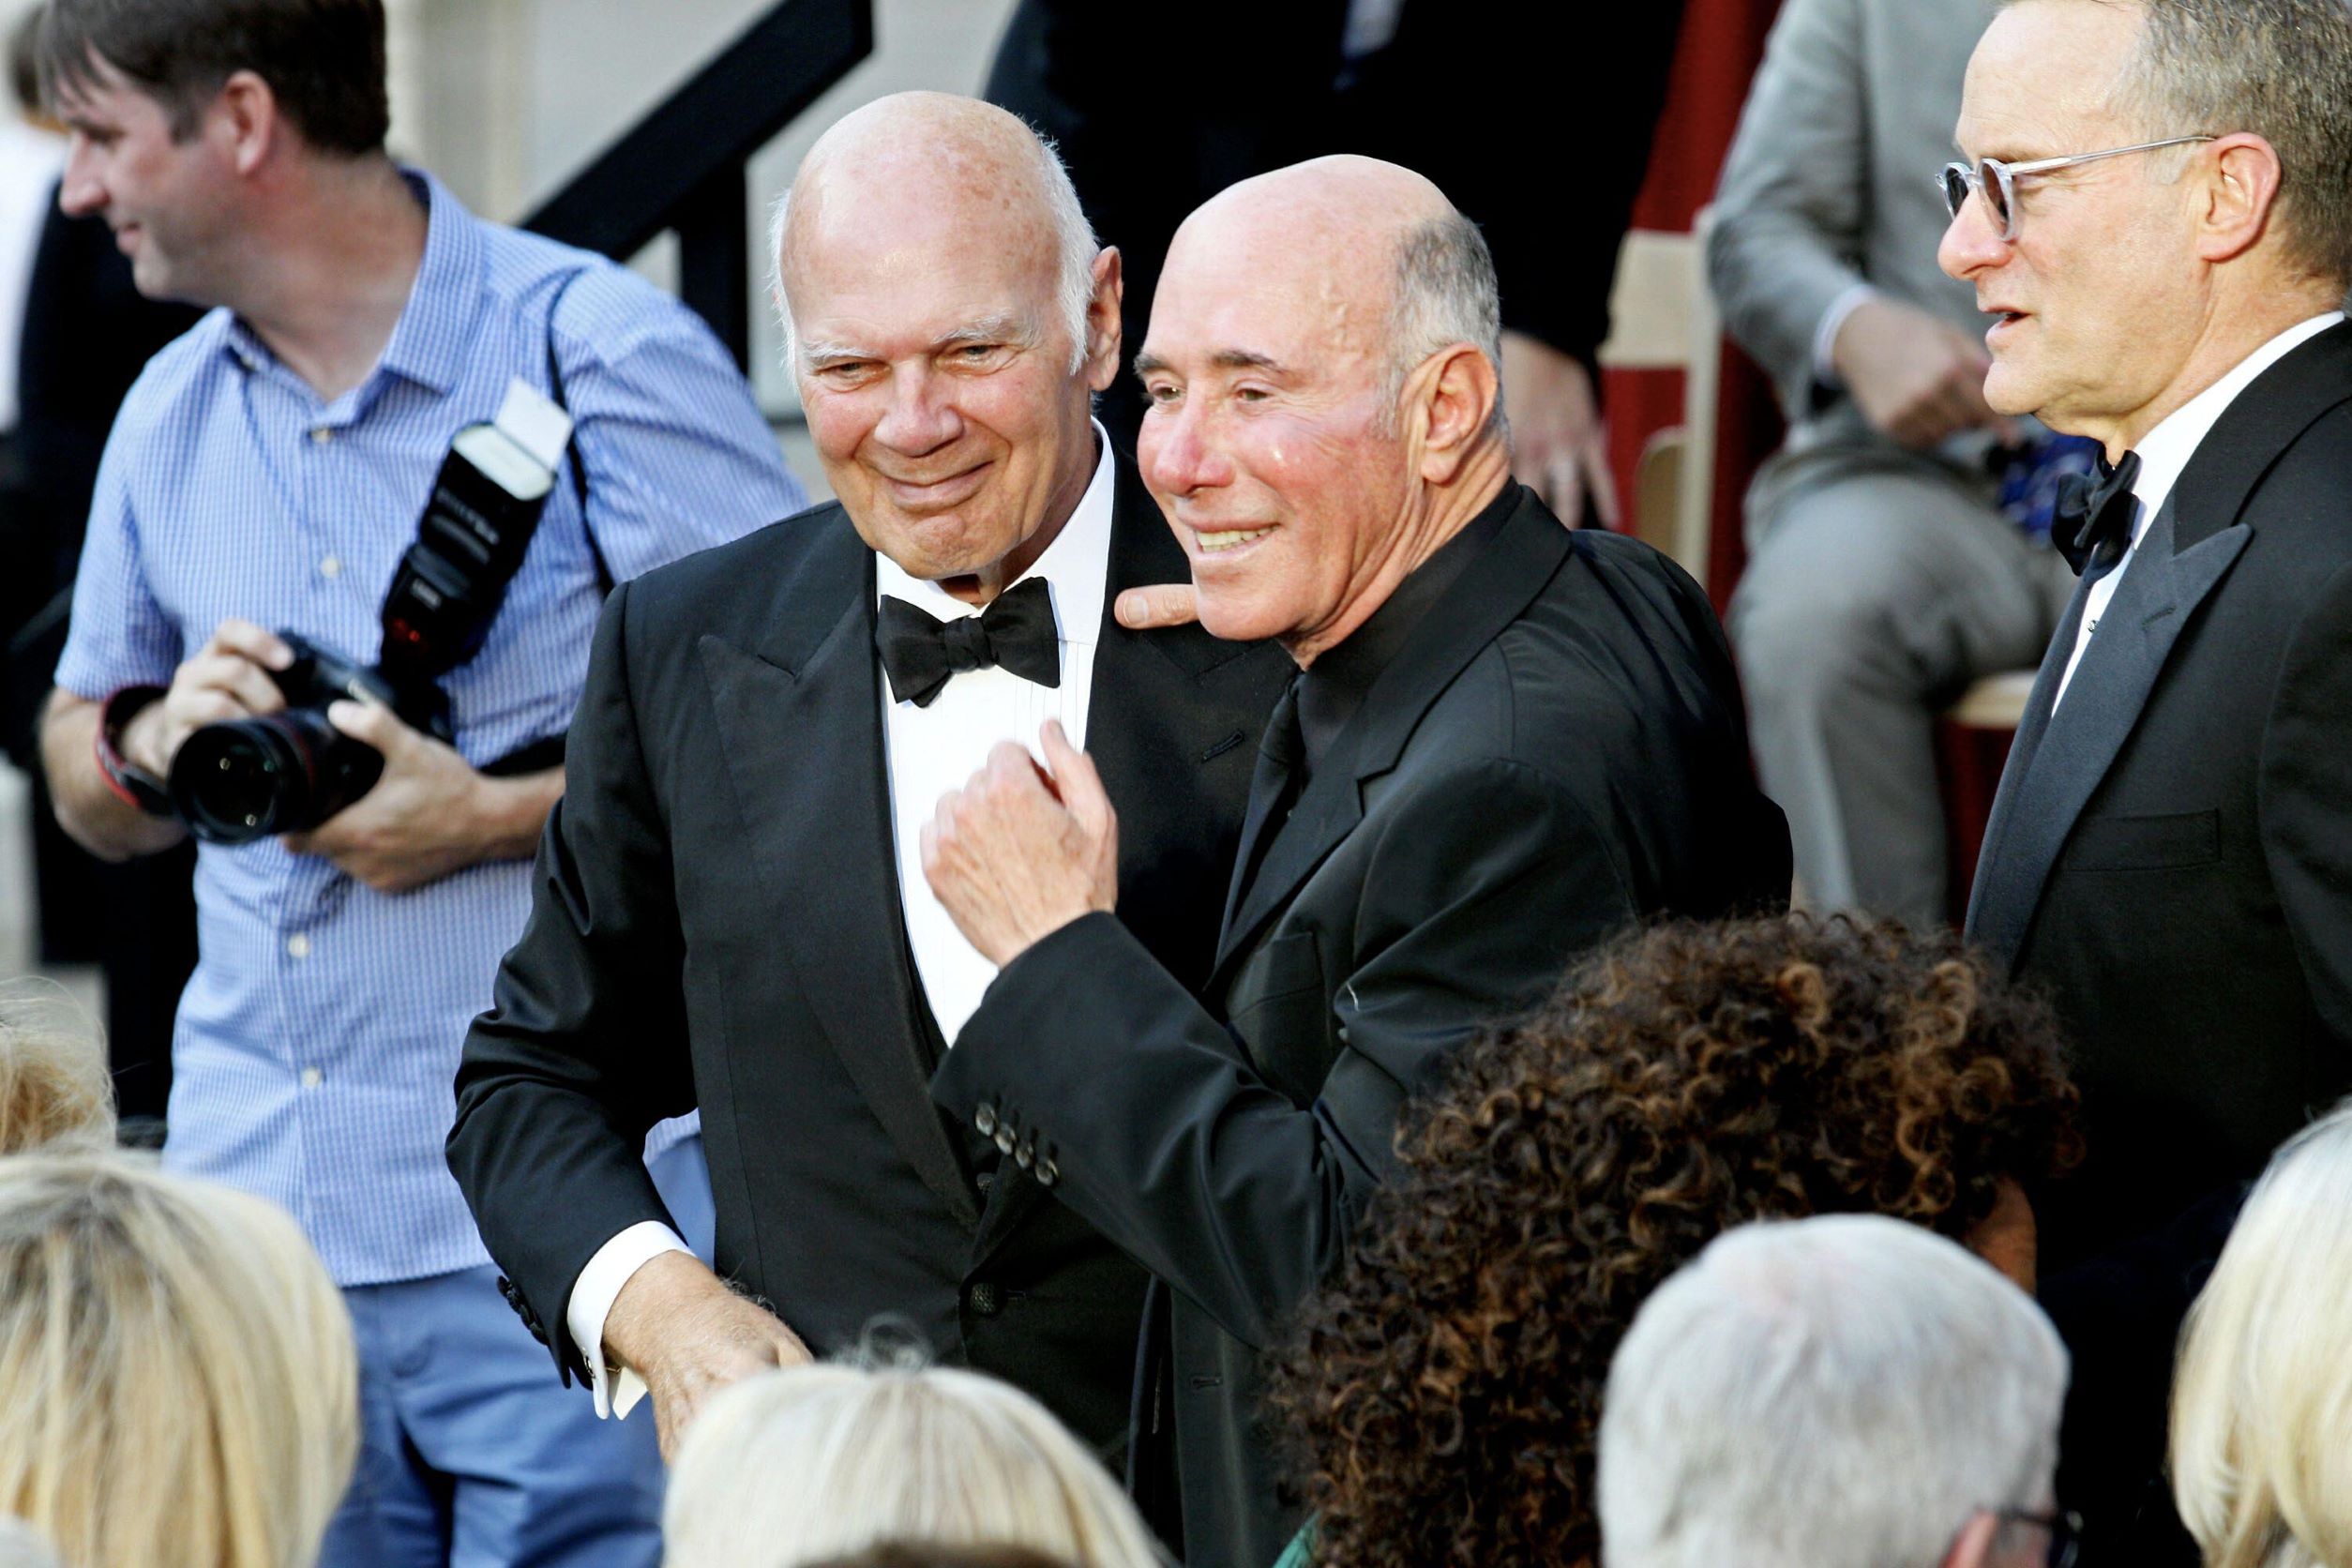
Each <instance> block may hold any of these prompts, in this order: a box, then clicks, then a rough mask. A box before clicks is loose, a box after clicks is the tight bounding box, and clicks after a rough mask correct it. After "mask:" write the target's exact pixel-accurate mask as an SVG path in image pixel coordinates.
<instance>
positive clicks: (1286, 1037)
mask: <svg viewBox="0 0 2352 1568" xmlns="http://www.w3.org/2000/svg"><path fill="white" fill-rule="evenodd" d="M1226 1000H1227V1005H1228V1007H1229V1012H1228V1013H1227V1015H1226V1016H1227V1018H1228V1019H1229V1021H1230V1023H1231V1025H1232V1028H1233V1033H1234V1034H1235V1035H1236V1036H1238V1037H1239V1038H1240V1040H1241V1042H1242V1047H1243V1048H1244V1050H1246V1051H1247V1052H1248V1053H1249V1058H1250V1062H1251V1063H1252V1064H1253V1065H1254V1066H1256V1067H1257V1068H1258V1070H1259V1072H1261V1073H1263V1074H1264V1075H1265V1076H1266V1077H1267V1078H1270V1079H1272V1080H1273V1082H1274V1086H1275V1087H1276V1088H1278V1089H1280V1090H1281V1091H1282V1092H1283V1093H1286V1094H1288V1095H1289V1096H1290V1098H1291V1099H1293V1100H1295V1101H1296V1102H1298V1103H1299V1104H1300V1105H1302V1106H1305V1105H1312V1104H1314V1102H1315V1096H1316V1094H1317V1093H1319V1092H1320V1091H1321V1088H1322V1083H1323V1076H1324V1075H1325V1074H1326V1073H1328V1072H1329V1071H1330V1070H1331V1060H1332V1055H1333V1050H1332V1045H1331V1039H1332V1017H1331V999H1330V997H1328V996H1327V995H1326V994H1325V993H1324V990H1323V963H1322V959H1321V957H1319V956H1318V955H1317V953H1316V951H1315V933H1314V932H1312V931H1304V930H1296V931H1285V932H1283V933H1281V934H1280V935H1278V936H1276V937H1274V939H1273V940H1272V941H1270V942H1267V943H1266V944H1265V945H1264V946H1262V947H1260V948H1259V950H1258V951H1257V952H1256V953H1254V954H1252V955H1251V956H1250V958H1249V960H1248V962H1246V963H1244V965H1243V966H1242V969H1241V972H1240V973H1239V974H1238V975H1236V976H1235V977H1234V981H1233V988H1232V989H1231V990H1230V991H1229V992H1228V993H1227V998H1226Z"/></svg>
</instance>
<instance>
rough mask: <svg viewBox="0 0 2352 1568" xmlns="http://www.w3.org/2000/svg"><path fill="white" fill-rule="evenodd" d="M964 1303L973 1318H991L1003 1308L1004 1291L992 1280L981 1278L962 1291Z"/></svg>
mask: <svg viewBox="0 0 2352 1568" xmlns="http://www.w3.org/2000/svg"><path fill="white" fill-rule="evenodd" d="M964 1300H965V1304H967V1305H969V1306H970V1307H971V1308H972V1316H973V1317H975V1318H993V1317H995V1316H996V1315H997V1314H998V1313H1000V1312H1002V1311H1003V1310H1004V1293H1003V1291H1002V1290H999V1289H997V1288H996V1283H995V1282H994V1281H993V1280H987V1279H984V1280H981V1281H979V1282H978V1283H977V1284H975V1285H973V1286H972V1288H971V1289H969V1290H967V1291H965V1292H964Z"/></svg>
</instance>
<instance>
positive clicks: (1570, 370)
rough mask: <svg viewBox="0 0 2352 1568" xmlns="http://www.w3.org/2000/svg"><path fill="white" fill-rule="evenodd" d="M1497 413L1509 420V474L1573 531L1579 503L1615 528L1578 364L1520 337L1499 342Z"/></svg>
mask: <svg viewBox="0 0 2352 1568" xmlns="http://www.w3.org/2000/svg"><path fill="white" fill-rule="evenodd" d="M1502 406H1503V411H1504V412H1505V413H1506V414H1508V415H1510V416H1511V473H1512V476H1513V477H1514V478H1515V479H1517V480H1518V481H1519V483H1521V484H1523V485H1525V486H1527V487H1528V488H1529V489H1530V490H1533V491H1534V492H1535V493H1536V494H1538V495H1540V496H1542V497H1543V498H1544V504H1545V505H1547V506H1549V507H1550V508H1551V509H1552V515H1553V516H1555V517H1557V518H1559V519H1560V521H1562V522H1564V523H1566V524H1567V525H1568V526H1569V527H1571V528H1574V527H1576V525H1577V524H1578V523H1580V522H1582V521H1583V520H1584V504H1585V498H1586V497H1587V496H1591V500H1592V509H1593V510H1594V511H1595V512H1597V513H1599V514H1600V519H1601V521H1602V522H1603V523H1604V524H1605V525H1606V526H1608V527H1610V528H1614V527H1616V526H1617V520H1618V508H1617V481H1616V480H1615V479H1614V478H1612V477H1611V476H1610V474H1609V432H1608V425H1607V423H1606V421H1604V420H1603V419H1602V417H1601V400H1600V398H1599V397H1598V396H1597V395H1596V394H1595V393H1594V391H1593V388H1592V377H1591V374H1590V373H1589V372H1587V370H1586V369H1585V368H1584V363H1583V361H1581V360H1579V359H1577V358H1576V356H1575V355H1573V354H1562V353H1560V351H1559V350H1558V349H1556V348H1554V347H1552V346H1551V345H1550V344H1549V343H1546V342H1544V341H1543V340H1542V339H1536V338H1530V337H1529V336H1527V335H1526V334H1525V333H1523V332H1505V333H1504V334H1503V335H1502Z"/></svg>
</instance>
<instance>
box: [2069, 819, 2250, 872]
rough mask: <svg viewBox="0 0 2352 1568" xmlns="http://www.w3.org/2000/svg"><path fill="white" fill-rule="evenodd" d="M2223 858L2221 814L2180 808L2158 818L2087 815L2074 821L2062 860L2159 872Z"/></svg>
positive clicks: (2082, 866) (2075, 865)
mask: <svg viewBox="0 0 2352 1568" xmlns="http://www.w3.org/2000/svg"><path fill="white" fill-rule="evenodd" d="M2221 858H2222V814H2221V813H2220V812H2219V811H2181V812H2176V813H2173V814H2170V815H2166V816H2161V817H2086V818H2084V819H2083V820H2082V821H2081V822H2078V823H2076V824H2075V827H2074V833H2073V837H2072V838H2070V839H2069V840H2068V842H2067V846H2066V853H2065V855H2064V856H2063V857H2062V859H2061V862H2060V863H2061V864H2062V865H2064V866H2065V867H2066V868H2067V869H2068V870H2070V871H2159V870H2164V869H2165V868H2167V867H2185V866H2204V865H2208V864H2209V863H2210V862H2213V861H2216V860H2219V859H2221Z"/></svg>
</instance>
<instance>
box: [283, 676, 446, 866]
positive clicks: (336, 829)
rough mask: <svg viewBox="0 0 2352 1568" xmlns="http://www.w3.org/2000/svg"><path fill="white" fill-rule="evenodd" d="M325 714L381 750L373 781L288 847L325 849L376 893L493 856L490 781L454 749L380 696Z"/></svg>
mask: <svg viewBox="0 0 2352 1568" xmlns="http://www.w3.org/2000/svg"><path fill="white" fill-rule="evenodd" d="M326 721H327V722H328V723H329V724H332V725H334V726H335V728H336V729H338V730H340V731H342V732H343V733H344V734H346V735H349V736H351V737H352V739H354V740H357V741H365V742H367V744H368V745H369V746H374V747H375V748H376V749H377V750H378V751H381V752H383V753H384V776H383V777H382V778H380V779H378V780H377V781H376V784H375V787H374V788H373V789H371V790H369V792H367V793H366V794H364V795H362V796H360V797H359V798H358V799H357V800H355V801H354V802H353V803H352V804H351V805H349V806H347V807H344V808H343V809H342V810H340V811H338V812H337V813H336V814H335V815H334V816H332V817H329V818H328V819H327V820H326V821H325V822H322V823H320V824H319V825H318V826H317V827H316V828H313V829H312V830H311V831H309V833H289V834H287V835H286V836H285V838H284V842H285V845H286V848H288V849H290V850H292V851H294V853H296V854H315V855H324V857H325V858H326V859H328V860H331V861H333V862H334V863H335V866H336V868H337V869H338V870H340V871H342V872H343V873H344V874H346V875H348V876H350V877H353V878H355V879H356V880H358V881H360V882H366V883H367V884H368V885H369V887H372V888H374V889H375V890H376V891H377V892H379V893H405V892H407V891H408V890H410V889H411V888H416V887H422V886H424V885H425V884H426V883H428V882H438V881H439V880H440V879H441V878H443V877H445V876H447V875H449V873H450V872H452V871H457V870H460V869H462V868H463V867H468V866H471V865H473V864H475V862H476V861H480V860H483V859H487V858H489V855H488V853H487V852H486V850H487V832H486V828H485V824H484V822H483V818H484V817H485V815H486V807H487V803H486V799H485V796H486V787H487V786H488V785H489V784H490V782H491V781H490V780H488V779H485V778H484V777H483V776H481V775H480V774H478V773H476V772H475V771H474V768H473V766H472V765H471V764H470V763H468V762H467V761H466V760H465V759H464V758H462V757H460V756H459V755H458V753H457V751H456V749H455V748H454V747H452V746H447V745H445V743H443V742H441V741H437V740H435V739H433V738H432V737H431V736H430V735H428V734H425V733H423V732H422V731H416V730H412V729H410V728H409V727H408V726H407V725H406V724H404V723H402V722H401V721H400V717H399V716H397V715H395V714H394V713H393V712H392V710H391V709H389V708H387V707H384V706H383V705H382V704H381V703H376V702H354V701H339V702H331V703H329V704H328V705H327V709H326Z"/></svg>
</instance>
